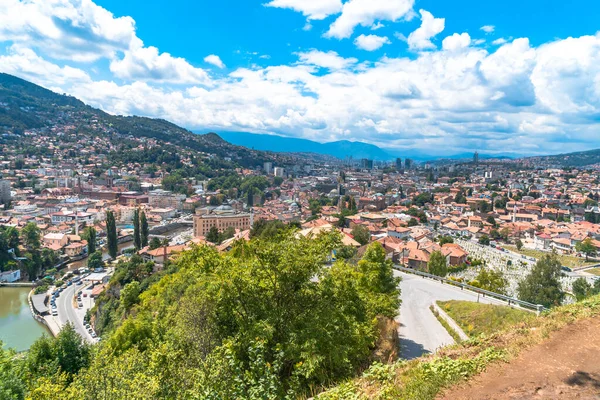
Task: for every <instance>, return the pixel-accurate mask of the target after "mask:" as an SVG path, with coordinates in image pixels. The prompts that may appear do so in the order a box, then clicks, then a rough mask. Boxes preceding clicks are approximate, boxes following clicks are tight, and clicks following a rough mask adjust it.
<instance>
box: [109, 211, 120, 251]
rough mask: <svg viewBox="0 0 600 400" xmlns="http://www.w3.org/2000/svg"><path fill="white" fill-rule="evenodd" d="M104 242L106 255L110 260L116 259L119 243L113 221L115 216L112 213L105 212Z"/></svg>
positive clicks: (115, 223) (115, 225) (115, 224)
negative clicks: (106, 250) (105, 242)
mask: <svg viewBox="0 0 600 400" xmlns="http://www.w3.org/2000/svg"><path fill="white" fill-rule="evenodd" d="M106 241H107V244H106V246H107V248H108V254H109V255H110V256H111V257H112V258H117V252H118V250H119V243H118V237H117V222H116V221H115V215H114V214H113V212H112V211H107V212H106Z"/></svg>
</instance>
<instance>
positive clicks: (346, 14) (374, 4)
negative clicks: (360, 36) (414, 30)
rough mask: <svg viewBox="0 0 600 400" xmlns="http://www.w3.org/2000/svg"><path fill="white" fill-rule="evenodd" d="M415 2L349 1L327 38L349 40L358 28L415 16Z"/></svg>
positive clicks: (405, 0)
mask: <svg viewBox="0 0 600 400" xmlns="http://www.w3.org/2000/svg"><path fill="white" fill-rule="evenodd" d="M413 5H414V0H349V1H347V2H346V3H344V6H343V9H342V14H341V15H340V16H339V17H338V18H337V19H336V20H335V22H334V23H333V24H331V26H330V27H329V30H328V31H327V33H325V37H329V38H336V39H347V38H349V37H350V36H352V33H353V32H354V28H356V27H357V26H359V25H361V26H372V25H373V24H374V23H375V21H392V22H395V21H398V20H399V19H401V18H405V19H410V18H412V16H413Z"/></svg>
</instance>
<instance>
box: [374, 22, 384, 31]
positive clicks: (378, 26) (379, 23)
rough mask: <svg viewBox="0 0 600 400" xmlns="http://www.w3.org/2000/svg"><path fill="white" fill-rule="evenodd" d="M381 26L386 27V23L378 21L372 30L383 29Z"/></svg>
mask: <svg viewBox="0 0 600 400" xmlns="http://www.w3.org/2000/svg"><path fill="white" fill-rule="evenodd" d="M381 28H385V25H384V24H382V23H381V22H377V23H374V24H373V25H371V30H372V31H376V30H378V29H381Z"/></svg>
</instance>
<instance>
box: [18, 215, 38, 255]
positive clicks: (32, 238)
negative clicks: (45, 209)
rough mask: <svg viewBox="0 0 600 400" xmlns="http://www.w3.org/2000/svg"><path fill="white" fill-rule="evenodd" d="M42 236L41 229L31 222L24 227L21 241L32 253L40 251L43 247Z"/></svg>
mask: <svg viewBox="0 0 600 400" xmlns="http://www.w3.org/2000/svg"><path fill="white" fill-rule="evenodd" d="M40 236H41V233H40V228H38V226H37V225H36V224H35V223H34V222H29V223H28V224H27V225H25V226H24V227H23V229H21V240H22V241H23V246H25V247H26V248H27V249H28V250H30V251H31V250H39V248H40V247H41V245H42V243H41V240H40Z"/></svg>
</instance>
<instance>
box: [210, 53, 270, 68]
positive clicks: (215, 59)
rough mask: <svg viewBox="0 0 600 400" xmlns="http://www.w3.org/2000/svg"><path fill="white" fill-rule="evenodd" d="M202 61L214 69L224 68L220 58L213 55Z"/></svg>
mask: <svg viewBox="0 0 600 400" xmlns="http://www.w3.org/2000/svg"><path fill="white" fill-rule="evenodd" d="M260 58H263V56H261V57H260ZM204 61H205V62H207V63H209V64H212V65H214V66H215V67H218V68H221V69H223V68H225V63H224V62H223V61H222V60H221V57H219V56H217V55H215V54H211V55H209V56H206V57H204Z"/></svg>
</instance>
